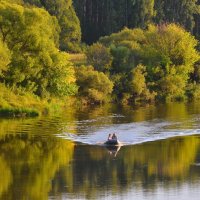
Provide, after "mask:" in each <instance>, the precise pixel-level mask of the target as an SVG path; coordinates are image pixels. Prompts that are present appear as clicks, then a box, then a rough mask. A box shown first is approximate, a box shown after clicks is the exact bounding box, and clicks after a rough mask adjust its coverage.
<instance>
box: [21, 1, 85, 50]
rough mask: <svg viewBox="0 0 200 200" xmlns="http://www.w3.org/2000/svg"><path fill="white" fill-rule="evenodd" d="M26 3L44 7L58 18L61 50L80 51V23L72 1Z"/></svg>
mask: <svg viewBox="0 0 200 200" xmlns="http://www.w3.org/2000/svg"><path fill="white" fill-rule="evenodd" d="M24 2H25V3H28V4H31V5H36V6H38V7H44V8H45V9H46V10H47V11H48V12H49V13H50V14H51V15H52V16H56V18H57V20H58V23H59V26H60V29H61V32H60V41H59V44H60V49H61V50H65V51H69V52H79V51H80V41H81V29H80V22H79V19H78V17H77V16H76V13H75V11H74V7H73V5H72V0H55V1H54V0H24Z"/></svg>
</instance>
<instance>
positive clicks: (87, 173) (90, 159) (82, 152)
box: [59, 136, 199, 199]
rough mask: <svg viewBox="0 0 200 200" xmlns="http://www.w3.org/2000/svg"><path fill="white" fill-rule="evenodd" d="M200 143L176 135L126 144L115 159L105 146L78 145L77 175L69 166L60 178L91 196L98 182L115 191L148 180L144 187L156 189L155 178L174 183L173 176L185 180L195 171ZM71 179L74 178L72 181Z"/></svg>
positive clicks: (70, 186)
mask: <svg viewBox="0 0 200 200" xmlns="http://www.w3.org/2000/svg"><path fill="white" fill-rule="evenodd" d="M198 145H199V140H198V138H197V137H195V136H191V137H184V138H173V139H168V140H164V141H158V142H152V143H146V144H143V145H136V146H127V147H122V148H121V150H120V151H119V153H118V156H117V157H116V158H115V159H113V157H111V156H109V154H108V152H107V150H106V149H104V148H102V147H91V146H77V148H76V149H75V155H74V156H75V159H76V160H77V161H76V163H74V165H73V168H72V170H73V178H72V177H71V176H69V174H67V173H66V169H65V170H62V172H61V174H60V176H59V177H62V179H61V180H59V181H60V184H61V183H62V184H63V182H64V183H65V185H67V186H69V187H67V189H66V190H67V192H70V193H72V194H77V193H81V195H87V197H88V198H91V199H94V198H95V197H96V195H97V192H98V191H97V187H96V186H97V185H98V186H99V187H98V190H99V189H100V190H103V191H105V190H106V189H108V188H110V186H112V189H111V190H112V192H113V193H115V192H117V193H118V192H120V190H123V189H124V188H123V187H127V186H130V185H132V184H133V183H135V182H140V183H145V184H144V185H143V186H140V187H148V188H152V189H153V187H154V186H153V185H155V184H153V185H152V182H155V181H158V182H159V181H162V180H163V179H166V180H168V181H169V182H168V183H173V181H172V182H170V180H180V179H182V180H183V179H184V178H186V177H188V175H189V176H190V177H191V174H192V172H191V171H190V174H189V173H188V172H189V170H190V169H191V168H190V166H191V164H192V163H194V162H195V158H196V154H197V150H198ZM83 163H84V164H83ZM80 166H81V169H80ZM70 169H71V167H70ZM68 178H69V179H68ZM193 178H195V176H193ZM69 180H70V181H73V183H71V184H70V185H69ZM73 186H74V187H73ZM137 186H138V185H137ZM65 192H66V191H65Z"/></svg>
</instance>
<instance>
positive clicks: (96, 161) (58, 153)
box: [0, 102, 200, 200]
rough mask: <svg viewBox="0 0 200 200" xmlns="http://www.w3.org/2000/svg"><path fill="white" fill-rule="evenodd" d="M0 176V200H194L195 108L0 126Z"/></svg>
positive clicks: (93, 112) (198, 176)
mask: <svg viewBox="0 0 200 200" xmlns="http://www.w3.org/2000/svg"><path fill="white" fill-rule="evenodd" d="M113 132H116V133H117V136H118V138H119V140H120V141H121V142H122V144H123V146H121V147H118V148H112V149H110V148H106V147H105V146H103V145H102V144H103V142H104V141H105V140H106V138H107V136H108V134H109V133H113ZM0 172H1V173H0V199H2V200H47V199H59V200H60V199H136V200H141V199H145V200H152V199H153V200H157V199H159V200H160V199H162V200H165V199H170V200H171V199H174V200H175V199H179V200H186V199H193V200H195V199H199V196H200V190H199V188H200V102H193V103H170V104H160V105H156V106H155V105H148V106H145V107H140V108H132V107H121V106H116V105H115V106H114V105H105V106H101V107H94V108H82V109H77V108H68V109H66V110H64V112H63V113H62V114H57V115H54V116H41V117H38V118H31V119H0Z"/></svg>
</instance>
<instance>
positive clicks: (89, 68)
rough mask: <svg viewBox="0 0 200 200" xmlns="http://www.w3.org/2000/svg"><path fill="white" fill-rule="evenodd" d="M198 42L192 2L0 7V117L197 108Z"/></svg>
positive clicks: (8, 2)
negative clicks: (85, 108) (62, 110)
mask: <svg viewBox="0 0 200 200" xmlns="http://www.w3.org/2000/svg"><path fill="white" fill-rule="evenodd" d="M199 40H200V1H199V0H177V1H172V0H170V1H169V0H73V1H72V0H0V115H10V114H12V115H16V116H17V115H21V114H23V113H25V115H37V113H39V112H43V111H44V110H45V112H48V111H47V110H49V109H51V108H57V107H58V105H62V106H63V104H66V102H68V104H70V103H71V104H72V103H73V105H83V104H84V105H90V104H102V103H107V102H112V103H120V104H129V105H135V104H143V103H153V102H157V101H162V102H168V101H169V102H170V101H188V100H198V99H199V98H200V53H199V50H200V46H199ZM64 102H65V103H64ZM67 106H69V105H67ZM44 108H45V109H44ZM41 110H42V111H41Z"/></svg>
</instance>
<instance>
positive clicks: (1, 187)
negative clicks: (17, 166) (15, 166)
mask: <svg viewBox="0 0 200 200" xmlns="http://www.w3.org/2000/svg"><path fill="white" fill-rule="evenodd" d="M0 171H1V174H0V197H1V195H2V194H3V193H4V192H6V191H7V190H8V187H9V185H10V184H11V182H12V174H11V171H10V169H9V167H8V164H7V163H6V161H5V159H3V158H2V157H0ZM2 172H3V173H2Z"/></svg>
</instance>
